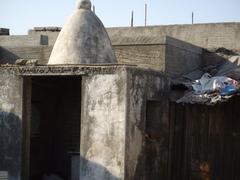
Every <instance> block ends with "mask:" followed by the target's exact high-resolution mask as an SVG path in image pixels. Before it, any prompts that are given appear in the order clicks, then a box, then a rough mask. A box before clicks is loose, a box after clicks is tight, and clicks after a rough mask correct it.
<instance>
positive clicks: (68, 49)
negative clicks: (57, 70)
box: [48, 0, 117, 65]
mask: <svg viewBox="0 0 240 180" xmlns="http://www.w3.org/2000/svg"><path fill="white" fill-rule="evenodd" d="M116 62H117V60H116V56H115V54H114V51H113V49H112V45H111V41H110V39H109V36H108V34H107V31H106V29H105V28H104V25H103V24H102V22H101V21H100V20H99V18H98V17H97V16H96V15H95V13H93V12H92V11H91V2H90V1H89V0H82V1H80V2H78V3H77V8H76V10H75V11H74V13H73V14H72V16H71V17H70V18H69V19H68V21H67V22H66V23H65V25H64V26H63V28H62V30H61V32H60V33H59V36H58V38H57V40H56V43H55V45H54V47H53V50H52V53H51V56H50V59H49V62H48V64H50V65H51V64H94V63H95V64H96V63H97V64H104V63H116Z"/></svg>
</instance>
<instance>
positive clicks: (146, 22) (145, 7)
mask: <svg viewBox="0 0 240 180" xmlns="http://www.w3.org/2000/svg"><path fill="white" fill-rule="evenodd" d="M145 26H147V2H146V1H145Z"/></svg>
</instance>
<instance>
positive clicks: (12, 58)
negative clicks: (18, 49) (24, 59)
mask: <svg viewBox="0 0 240 180" xmlns="http://www.w3.org/2000/svg"><path fill="white" fill-rule="evenodd" d="M17 59H19V57H18V56H17V55H16V54H13V53H12V52H10V51H9V50H7V49H5V48H3V47H0V64H6V63H9V64H14V63H15V62H16V60H17Z"/></svg>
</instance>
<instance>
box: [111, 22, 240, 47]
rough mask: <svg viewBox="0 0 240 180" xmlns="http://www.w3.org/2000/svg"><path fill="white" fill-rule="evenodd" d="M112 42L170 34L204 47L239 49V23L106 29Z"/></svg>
mask: <svg viewBox="0 0 240 180" xmlns="http://www.w3.org/2000/svg"><path fill="white" fill-rule="evenodd" d="M107 31H108V33H109V36H110V39H111V40H112V43H113V44H115V43H114V42H117V41H119V39H122V38H128V37H142V38H144V37H149V36H170V37H174V38H177V39H180V40H182V41H186V42H189V43H192V44H194V45H197V46H200V47H204V48H215V47H225V48H228V49H238V50H240V23H216V24H214V23H210V24H194V25H169V26H152V27H134V28H130V27H126V28H108V29H107Z"/></svg>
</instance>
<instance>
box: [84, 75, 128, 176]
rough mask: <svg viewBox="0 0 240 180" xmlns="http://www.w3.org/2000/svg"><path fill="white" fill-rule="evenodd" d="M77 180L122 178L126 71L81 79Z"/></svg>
mask: <svg viewBox="0 0 240 180" xmlns="http://www.w3.org/2000/svg"><path fill="white" fill-rule="evenodd" d="M82 87H83V88H82V89H83V92H82V120H81V122H82V124H81V146H80V147H81V157H80V179H81V180H120V179H121V180H122V179H124V166H125V162H124V159H125V157H124V156H125V134H126V133H125V123H126V73H125V72H124V71H122V72H120V73H117V74H109V75H106V74H104V75H94V76H91V77H85V78H83V85H82Z"/></svg>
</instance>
